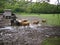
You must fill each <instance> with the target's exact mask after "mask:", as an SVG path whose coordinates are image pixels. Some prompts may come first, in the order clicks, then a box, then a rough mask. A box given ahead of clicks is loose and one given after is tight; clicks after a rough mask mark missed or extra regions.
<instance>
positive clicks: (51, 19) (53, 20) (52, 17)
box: [17, 13, 60, 26]
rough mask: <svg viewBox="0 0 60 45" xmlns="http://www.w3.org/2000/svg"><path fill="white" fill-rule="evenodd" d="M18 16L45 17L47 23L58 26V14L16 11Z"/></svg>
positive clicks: (59, 17) (59, 24) (59, 20)
mask: <svg viewBox="0 0 60 45" xmlns="http://www.w3.org/2000/svg"><path fill="white" fill-rule="evenodd" d="M17 17H18V18H24V19H25V18H26V19H31V20H32V18H33V19H35V18H36V19H37V20H40V21H41V19H46V24H47V25H52V26H60V14H34V13H31V14H30V13H17Z"/></svg>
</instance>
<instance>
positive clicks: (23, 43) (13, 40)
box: [0, 15, 60, 45]
mask: <svg viewBox="0 0 60 45" xmlns="http://www.w3.org/2000/svg"><path fill="white" fill-rule="evenodd" d="M17 17H18V19H28V20H29V21H30V22H32V21H33V20H34V19H37V20H41V19H40V18H39V17H30V16H27V17H23V16H20V15H19V16H17ZM59 36H60V27H52V26H36V27H35V26H34V25H33V26H30V27H21V26H19V27H18V26H5V27H4V28H0V45H41V42H42V41H43V40H45V39H46V38H48V37H59Z"/></svg>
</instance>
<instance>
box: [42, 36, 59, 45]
mask: <svg viewBox="0 0 60 45" xmlns="http://www.w3.org/2000/svg"><path fill="white" fill-rule="evenodd" d="M42 45H60V37H59V38H47V39H46V40H44V41H43V42H42Z"/></svg>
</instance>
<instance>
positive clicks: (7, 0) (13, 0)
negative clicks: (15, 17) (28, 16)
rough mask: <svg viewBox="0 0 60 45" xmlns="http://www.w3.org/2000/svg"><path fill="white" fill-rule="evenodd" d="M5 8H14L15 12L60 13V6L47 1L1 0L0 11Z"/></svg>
mask: <svg viewBox="0 0 60 45" xmlns="http://www.w3.org/2000/svg"><path fill="white" fill-rule="evenodd" d="M4 9H12V11H13V12H27V13H60V6H58V7H57V6H56V5H52V4H49V3H46V2H43V3H40V2H38V3H37V2H28V1H25V0H20V1H19V0H1V1H0V12H2V10H4Z"/></svg>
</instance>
